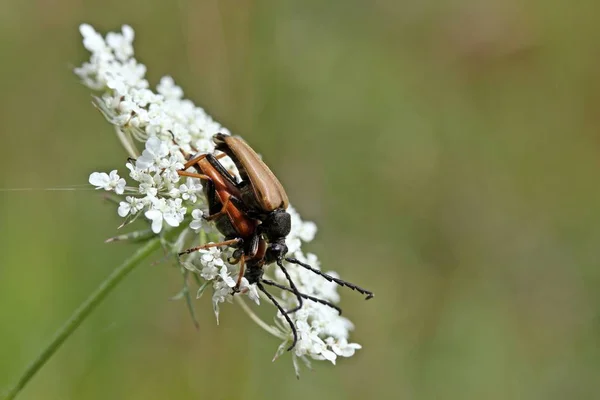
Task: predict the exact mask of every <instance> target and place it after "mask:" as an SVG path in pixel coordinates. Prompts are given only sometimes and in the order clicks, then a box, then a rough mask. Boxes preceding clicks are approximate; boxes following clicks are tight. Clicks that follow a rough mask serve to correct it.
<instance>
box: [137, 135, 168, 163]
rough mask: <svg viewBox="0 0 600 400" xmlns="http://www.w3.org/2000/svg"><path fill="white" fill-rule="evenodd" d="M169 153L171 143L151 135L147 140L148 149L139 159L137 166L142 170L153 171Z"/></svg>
mask: <svg viewBox="0 0 600 400" xmlns="http://www.w3.org/2000/svg"><path fill="white" fill-rule="evenodd" d="M168 155H169V145H168V143H167V142H166V141H162V140H160V139H159V138H157V137H151V138H149V139H148V141H147V142H146V149H145V150H144V152H143V153H142V155H141V156H140V158H138V159H137V161H136V163H135V167H136V168H137V169H140V170H150V171H153V170H155V169H156V168H157V166H159V165H160V164H161V163H163V162H164V158H165V157H166V156H168Z"/></svg>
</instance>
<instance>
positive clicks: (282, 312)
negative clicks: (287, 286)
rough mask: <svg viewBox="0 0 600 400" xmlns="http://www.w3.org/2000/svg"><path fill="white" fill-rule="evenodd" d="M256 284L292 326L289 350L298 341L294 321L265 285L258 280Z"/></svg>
mask: <svg viewBox="0 0 600 400" xmlns="http://www.w3.org/2000/svg"><path fill="white" fill-rule="evenodd" d="M256 286H257V287H258V289H259V290H260V291H261V292H263V293H264V294H266V295H267V297H268V298H269V300H271V302H272V303H273V304H275V307H277V309H278V310H279V312H281V314H282V315H283V317H284V318H285V320H286V321H287V323H288V324H289V325H290V328H292V335H294V341H293V342H292V345H291V346H290V347H288V348H287V351H290V350H291V349H293V348H294V346H296V342H297V341H298V333H297V332H296V326H295V325H294V323H293V322H292V320H291V319H290V316H289V315H288V314H287V312H286V311H285V310H284V309H283V307H281V306H280V305H279V303H278V302H277V300H275V297H273V295H272V294H271V293H269V292H267V291H266V290H265V287H264V286H263V285H262V284H261V283H260V282H256Z"/></svg>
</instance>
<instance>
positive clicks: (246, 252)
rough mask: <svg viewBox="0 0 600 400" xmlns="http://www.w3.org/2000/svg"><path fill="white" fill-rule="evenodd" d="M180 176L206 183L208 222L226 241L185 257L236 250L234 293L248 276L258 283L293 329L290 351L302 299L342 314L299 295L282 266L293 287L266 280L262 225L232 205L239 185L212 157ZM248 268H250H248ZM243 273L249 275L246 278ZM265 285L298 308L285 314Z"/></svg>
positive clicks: (204, 157) (195, 160) (197, 161)
mask: <svg viewBox="0 0 600 400" xmlns="http://www.w3.org/2000/svg"><path fill="white" fill-rule="evenodd" d="M192 166H193V167H194V168H195V169H196V170H197V171H198V173H193V172H187V171H186V170H187V169H188V168H190V167H192ZM178 174H179V175H180V176H189V177H194V178H199V179H201V180H202V181H203V182H204V192H205V196H206V198H207V201H208V205H209V215H208V216H207V217H206V219H207V220H209V221H214V222H215V225H216V227H217V229H218V230H219V231H220V232H221V233H222V234H223V235H224V236H225V240H224V241H223V242H220V243H209V244H205V245H202V246H198V247H194V248H192V249H188V250H186V251H184V252H182V253H180V255H182V254H188V253H191V252H194V251H197V250H200V249H206V248H210V247H217V246H230V247H233V248H236V251H235V252H234V256H233V259H232V260H231V259H230V262H231V263H232V264H237V263H238V262H239V263H240V273H239V275H238V280H237V283H236V286H235V288H234V293H235V292H237V291H238V290H239V286H240V283H241V279H242V276H244V275H245V276H246V278H247V279H248V281H249V283H251V284H252V283H255V284H256V285H257V287H258V289H259V290H261V291H262V292H263V293H265V295H266V296H267V297H268V298H269V299H270V300H271V301H272V302H273V304H274V305H275V306H276V307H277V309H278V310H279V311H280V312H281V313H282V315H283V316H284V318H285V319H286V321H287V322H288V324H289V325H290V328H291V329H292V334H293V337H294V340H293V342H292V344H291V346H290V347H289V348H288V350H291V349H293V348H294V346H295V345H296V342H297V332H296V327H295V326H294V323H293V322H292V320H291V319H290V318H289V315H288V314H290V313H292V312H295V311H297V310H299V309H300V308H301V307H302V299H303V298H304V299H307V300H311V301H314V302H317V303H321V304H324V305H326V306H329V307H331V308H334V309H335V310H337V311H338V312H339V313H340V314H341V312H342V310H341V309H340V308H339V307H337V306H335V305H334V304H332V303H330V302H328V301H326V300H323V299H319V298H317V297H314V296H310V295H307V294H304V293H300V292H299V291H298V289H297V288H296V285H295V284H294V282H293V280H292V279H291V277H290V275H289V273H288V272H287V270H286V269H285V267H284V266H283V265H281V264H280V265H279V267H280V268H281V270H282V271H283V273H284V274H285V276H286V277H287V279H288V282H289V283H290V287H287V286H283V285H281V284H279V283H277V282H274V281H271V280H267V279H263V278H262V271H263V265H264V263H265V256H266V254H267V253H268V248H267V243H266V241H265V240H264V238H263V237H262V236H261V235H260V234H259V233H258V230H257V226H258V225H259V223H260V221H258V220H256V219H252V218H249V217H248V216H247V215H246V214H245V213H243V212H241V211H240V210H239V209H238V208H237V207H236V206H235V204H234V203H233V202H232V201H231V198H232V197H233V196H238V197H239V196H240V193H239V190H238V189H237V187H236V185H237V182H236V180H235V178H234V177H233V176H232V175H231V174H230V173H229V172H228V171H227V170H226V169H225V167H223V165H222V164H221V163H220V162H219V161H218V159H217V157H215V156H214V155H213V154H202V155H200V156H198V157H195V158H192V159H191V160H189V161H188V162H187V163H186V164H185V165H184V168H183V170H181V171H178ZM245 267H247V268H245ZM244 271H246V273H245V274H244ZM263 283H264V284H265V285H270V286H274V287H277V288H279V289H282V290H286V291H288V292H291V293H293V294H294V295H295V296H296V298H297V299H298V306H297V307H296V308H294V309H292V310H287V311H286V310H284V309H283V307H281V306H280V305H279V303H278V302H277V300H275V298H274V297H273V296H272V295H271V294H270V293H269V292H267V290H266V289H265V288H264V286H263Z"/></svg>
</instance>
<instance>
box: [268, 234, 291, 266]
mask: <svg viewBox="0 0 600 400" xmlns="http://www.w3.org/2000/svg"><path fill="white" fill-rule="evenodd" d="M287 252H288V248H287V246H286V245H285V238H281V239H279V240H277V241H275V242H271V243H269V247H267V251H266V253H265V262H266V263H267V264H270V263H272V262H275V261H280V260H281V259H282V258H283V257H285V255H286V254H287Z"/></svg>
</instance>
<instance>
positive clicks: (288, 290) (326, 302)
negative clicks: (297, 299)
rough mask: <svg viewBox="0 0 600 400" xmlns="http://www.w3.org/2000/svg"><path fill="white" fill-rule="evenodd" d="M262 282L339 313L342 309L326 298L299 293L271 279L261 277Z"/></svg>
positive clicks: (289, 311)
mask: <svg viewBox="0 0 600 400" xmlns="http://www.w3.org/2000/svg"><path fill="white" fill-rule="evenodd" d="M262 283H264V284H265V285H269V286H274V287H276V288H278V289H281V290H285V291H286V292H290V293H294V294H297V295H300V296H302V298H303V299H307V300H310V301H314V302H315V303H319V304H323V305H326V306H327V307H331V308H333V309H334V310H336V311H337V312H338V313H339V314H340V315H342V309H341V308H339V307H338V306H336V305H335V304H333V303H331V302H329V301H327V300H323V299H319V298H318V297H314V296H309V295H308V294H304V293H300V292H298V293H295V292H294V291H293V290H292V289H291V288H289V287H287V286H283V285H281V284H279V283H277V282H274V281H271V280H268V279H263V280H262ZM296 308H297V307H296ZM296 311H298V310H297V309H295V308H294V309H292V310H288V312H287V313H288V314H291V313H293V312H296Z"/></svg>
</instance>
